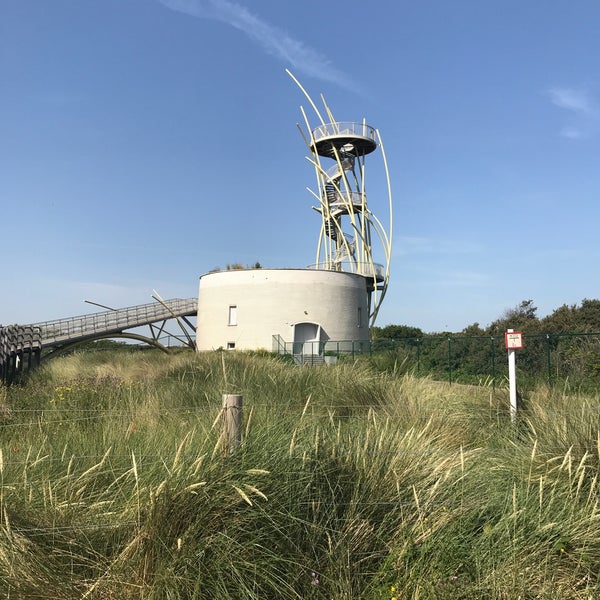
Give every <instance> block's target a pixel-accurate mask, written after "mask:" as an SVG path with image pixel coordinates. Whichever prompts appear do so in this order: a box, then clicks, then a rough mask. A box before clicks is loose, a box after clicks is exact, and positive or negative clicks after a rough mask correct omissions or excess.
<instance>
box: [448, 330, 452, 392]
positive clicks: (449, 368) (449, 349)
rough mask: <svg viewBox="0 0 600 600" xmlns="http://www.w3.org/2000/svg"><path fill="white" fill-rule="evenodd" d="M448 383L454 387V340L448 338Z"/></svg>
mask: <svg viewBox="0 0 600 600" xmlns="http://www.w3.org/2000/svg"><path fill="white" fill-rule="evenodd" d="M448 383H449V384H450V385H452V338H451V337H448Z"/></svg>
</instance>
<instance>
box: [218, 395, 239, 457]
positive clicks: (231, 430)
mask: <svg viewBox="0 0 600 600" xmlns="http://www.w3.org/2000/svg"><path fill="white" fill-rule="evenodd" d="M243 398H244V397H243V396H241V395H240V394H223V433H222V435H223V440H224V445H225V448H226V452H227V453H228V454H232V453H233V452H234V451H235V450H236V448H237V447H238V446H239V445H240V442H241V441H242V401H243Z"/></svg>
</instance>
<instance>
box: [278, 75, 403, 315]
mask: <svg viewBox="0 0 600 600" xmlns="http://www.w3.org/2000/svg"><path fill="white" fill-rule="evenodd" d="M287 72H288V75H289V76H290V77H291V78H292V79H293V80H294V81H295V83H296V84H297V85H298V87H299V88H300V90H301V91H302V93H303V94H304V95H305V96H306V98H307V100H308V102H309V103H310V105H311V107H312V109H313V111H314V113H315V116H316V118H317V119H318V122H319V123H318V125H317V126H316V127H314V126H312V125H311V124H310V120H309V119H308V117H307V115H306V112H305V110H304V108H302V107H300V110H301V111H302V115H303V117H304V122H305V125H306V129H303V128H302V127H301V126H300V125H299V126H298V127H299V129H300V133H301V134H302V137H303V138H304V141H305V142H306V145H307V147H308V150H309V152H310V156H309V157H308V161H309V162H310V163H311V164H312V165H313V167H314V169H315V174H316V178H317V190H316V191H314V190H310V189H309V191H310V192H311V193H312V195H313V196H314V197H315V198H316V200H317V202H318V204H317V205H316V206H313V209H314V210H316V211H317V212H318V213H319V214H320V215H321V231H320V234H319V239H318V243H317V255H316V263H315V264H314V265H311V267H313V268H316V269H326V270H334V271H347V272H351V273H357V274H359V275H363V276H364V277H366V278H367V289H368V292H369V321H370V324H371V325H373V324H374V322H375V319H376V317H377V313H378V311H379V307H380V306H381V302H382V301H383V298H384V296H385V293H386V291H387V288H388V284H389V279H390V259H391V252H392V192H391V185H390V177H389V170H388V165H387V160H386V156H385V152H384V149H383V144H382V141H381V136H380V134H379V131H378V130H377V129H375V128H374V127H371V126H370V125H367V123H366V122H365V121H363V122H341V121H336V120H335V119H334V117H333V114H332V113H331V110H330V109H329V107H328V106H327V103H326V102H325V98H324V97H323V96H322V95H321V101H322V103H323V107H324V114H325V116H326V118H324V116H323V115H322V114H321V111H319V109H318V107H317V105H316V104H315V102H314V101H313V100H312V98H311V97H310V95H309V94H308V92H307V91H306V90H305V89H304V88H303V87H302V85H301V84H300V82H299V81H298V80H297V79H296V78H295V77H294V75H292V73H290V71H287ZM377 148H379V149H380V151H381V155H382V157H383V167H384V172H385V178H386V182H385V183H386V186H387V199H386V201H387V206H388V220H387V223H386V224H385V225H384V222H383V221H382V220H380V219H379V218H377V217H376V216H375V215H374V214H373V213H372V212H371V210H370V209H369V206H368V204H367V192H366V184H365V178H366V156H367V155H369V154H371V153H373V152H375V150H377ZM376 255H377V256H376Z"/></svg>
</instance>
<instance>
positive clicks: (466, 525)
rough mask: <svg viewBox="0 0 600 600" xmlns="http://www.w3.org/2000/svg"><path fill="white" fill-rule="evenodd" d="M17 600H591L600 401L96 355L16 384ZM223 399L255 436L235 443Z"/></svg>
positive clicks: (9, 416) (0, 548) (13, 531)
mask: <svg viewBox="0 0 600 600" xmlns="http://www.w3.org/2000/svg"><path fill="white" fill-rule="evenodd" d="M0 393H1V394H2V395H1V396H0V404H1V405H2V406H4V409H3V410H2V412H1V414H0V451H1V453H0V595H1V596H2V597H6V598H12V599H15V598H23V599H25V598H28V599H29V598H65V599H69V598H94V599H113V598H114V599H117V598H119V599H121V598H124V599H142V598H143V599H159V598H160V599H165V598H166V599H170V598H173V599H184V598H185V599H187V598H189V599H191V598H207V599H211V600H212V599H223V600H224V599H237V598H240V599H241V598H250V599H253V598H254V599H271V598H273V599H275V598H277V599H333V598H335V599H348V600H351V599H352V600H354V599H373V600H375V599H386V600H390V599H391V598H392V597H396V598H465V599H466V598H469V599H471V598H472V599H476V598H477V599H479V598H490V599H495V598H506V599H513V598H593V597H596V596H597V595H598V593H599V592H600V585H599V584H598V572H599V569H600V539H598V536H597V530H598V519H599V518H600V516H599V511H598V499H599V497H598V481H597V477H598V467H599V464H600V462H599V459H600V446H599V444H600V442H599V437H598V436H599V432H600V416H599V411H598V398H594V397H583V396H571V397H568V396H567V395H566V394H565V393H561V392H557V391H554V390H549V389H540V390H537V391H536V392H535V393H534V394H532V395H530V397H529V398H527V399H526V402H525V406H524V408H523V410H522V411H521V413H520V418H519V422H518V423H517V424H514V425H513V424H511V423H510V420H509V418H508V409H507V400H506V393H505V392H502V391H499V392H497V393H494V392H492V391H490V390H489V389H486V388H475V387H462V386H456V385H455V386H449V385H445V384H439V383H435V382H432V381H429V380H426V379H415V378H413V377H411V376H410V375H406V374H403V375H401V374H400V373H387V374H383V373H379V372H378V371H377V370H376V368H375V367H374V366H373V365H368V364H366V363H355V364H338V365H337V366H335V367H318V368H310V367H294V366H291V365H289V364H286V363H283V362H281V361H279V360H278V359H276V358H273V357H269V356H254V355H246V354H242V353H214V354H212V353H207V354H202V355H192V354H191V353H181V354H176V355H173V356H170V357H165V356H164V355H162V354H158V353H155V352H138V353H135V354H130V353H127V352H126V351H115V352H111V353H107V352H103V353H90V352H88V353H81V354H75V355H71V356H69V357H66V358H62V359H56V361H54V362H53V361H49V362H48V363H47V364H46V365H45V366H44V367H43V368H42V369H41V370H39V371H37V372H36V373H34V375H33V376H32V377H31V378H30V380H29V381H28V382H27V383H26V384H25V385H23V386H21V387H16V386H14V387H11V388H8V389H6V388H3V389H0ZM223 393H240V394H243V395H244V435H243V441H242V445H241V446H240V448H239V449H238V450H237V452H235V453H234V454H233V455H231V456H230V455H228V454H227V453H226V452H225V451H224V450H225V449H224V447H223V444H222V441H221V439H220V425H219V410H220V405H221V395H222V394H223Z"/></svg>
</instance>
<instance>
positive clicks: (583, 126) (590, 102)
mask: <svg viewBox="0 0 600 600" xmlns="http://www.w3.org/2000/svg"><path fill="white" fill-rule="evenodd" d="M548 96H549V97H550V101H551V102H552V104H554V105H556V106H558V107H559V108H562V109H564V110H566V111H568V112H569V115H570V122H569V124H568V125H565V126H564V127H563V128H562V129H561V131H560V135H561V136H562V137H565V138H568V139H571V140H579V139H583V138H587V137H590V136H591V135H593V134H594V133H596V132H597V131H598V130H599V129H600V106H599V105H598V103H597V102H596V100H595V99H594V98H593V97H592V96H591V95H590V93H589V92H587V91H586V90H582V89H575V88H552V89H550V90H548Z"/></svg>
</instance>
